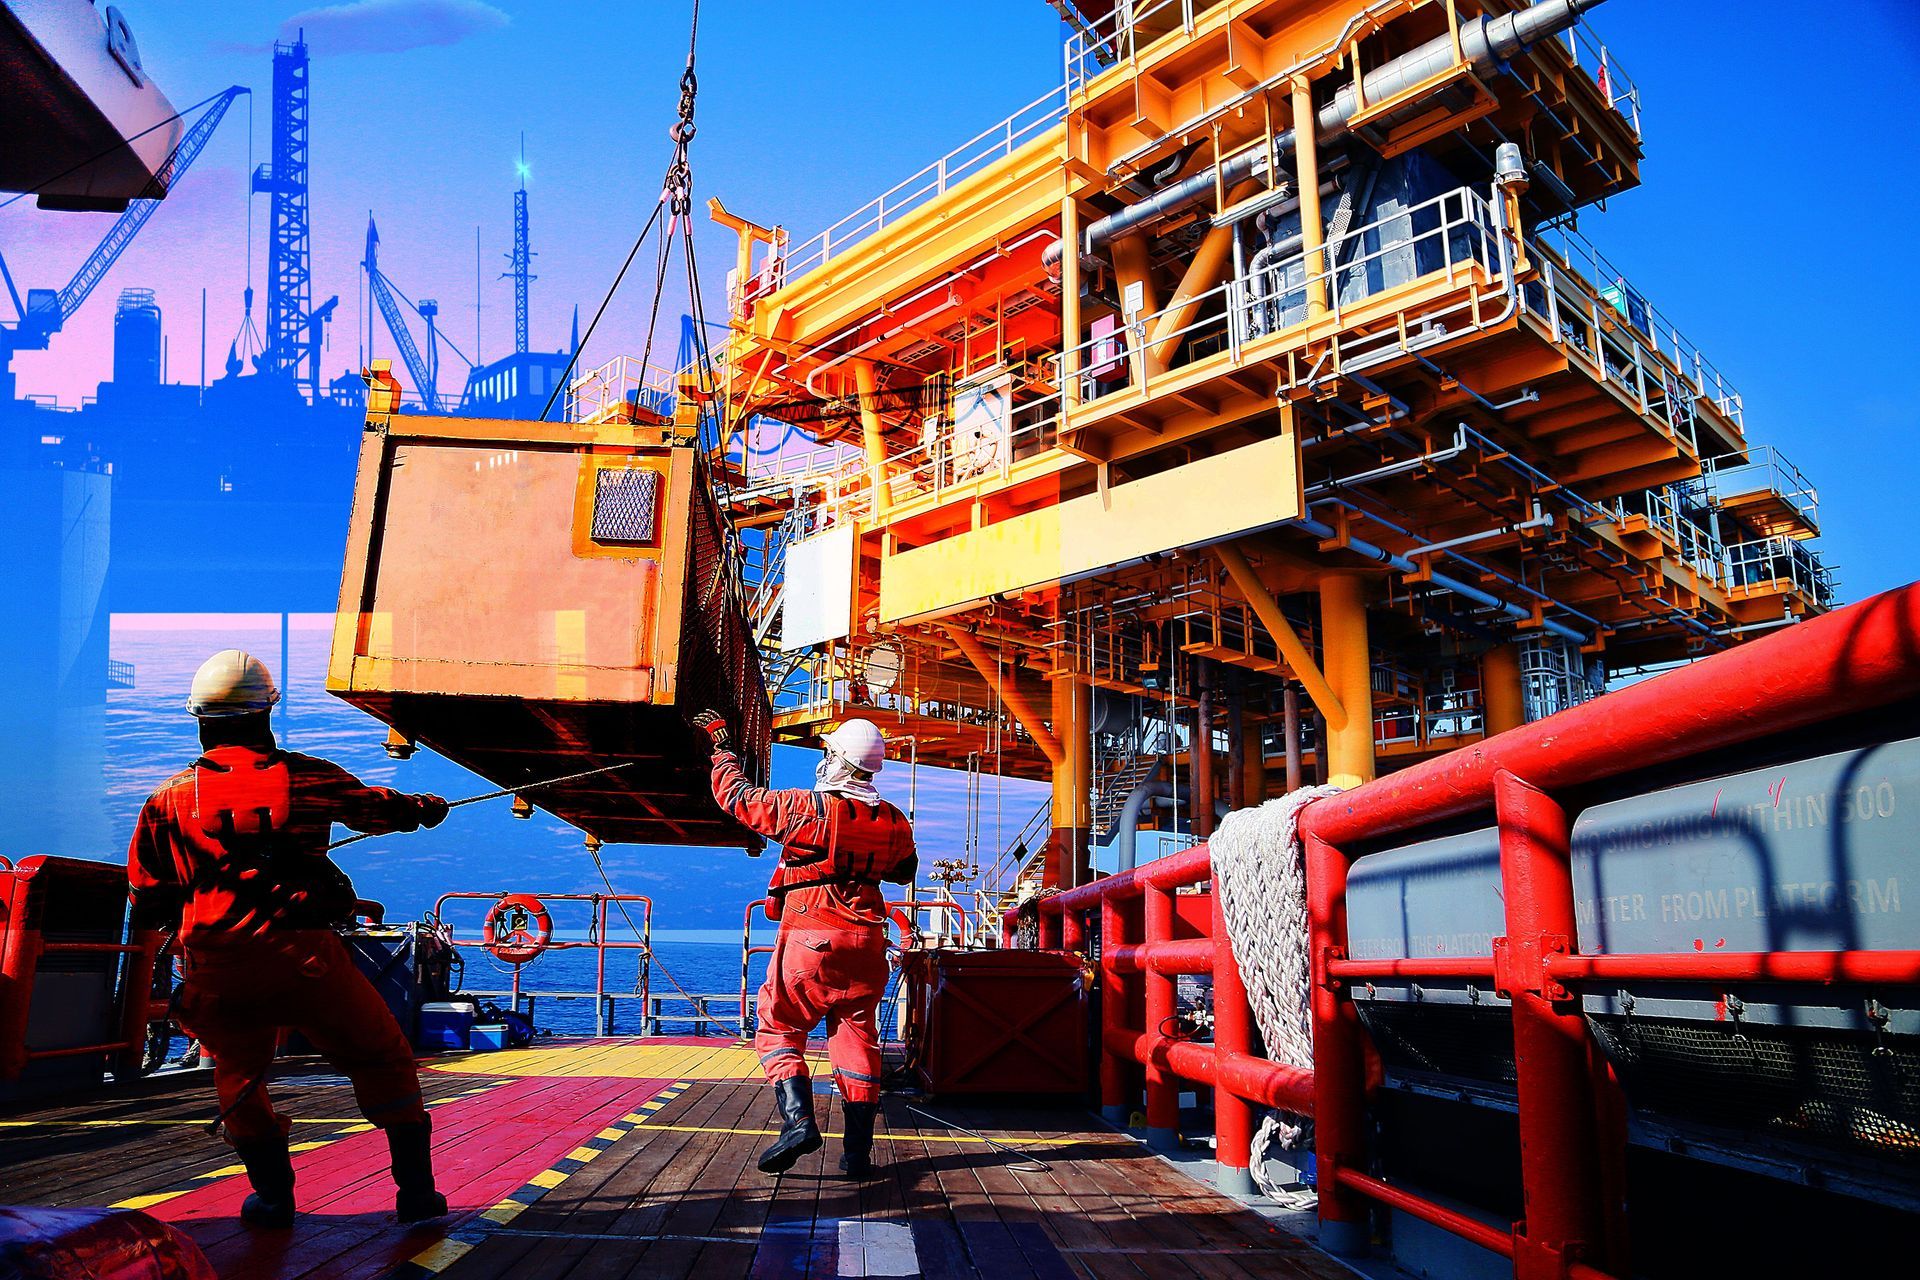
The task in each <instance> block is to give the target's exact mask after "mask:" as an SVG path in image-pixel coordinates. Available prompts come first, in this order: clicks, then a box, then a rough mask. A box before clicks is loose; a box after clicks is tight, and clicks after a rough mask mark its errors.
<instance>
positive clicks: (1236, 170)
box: [1084, 0, 1602, 251]
mask: <svg viewBox="0 0 1920 1280" xmlns="http://www.w3.org/2000/svg"><path fill="white" fill-rule="evenodd" d="M1601 3H1602V0H1539V3H1537V4H1534V5H1532V6H1531V7H1529V8H1526V9H1522V10H1520V11H1518V12H1516V13H1509V14H1503V15H1501V16H1500V17H1498V18H1487V17H1485V16H1479V17H1474V18H1469V19H1468V20H1467V21H1466V22H1463V23H1461V24H1460V50H1461V52H1462V53H1464V54H1465V55H1466V59H1467V62H1468V63H1469V65H1471V66H1472V67H1473V69H1474V70H1475V71H1476V72H1480V73H1482V74H1485V73H1488V72H1491V71H1492V70H1493V69H1494V67H1495V66H1496V65H1497V64H1498V63H1500V62H1503V61H1505V60H1506V59H1508V58H1511V57H1512V56H1513V55H1514V54H1516V53H1519V52H1520V51H1521V50H1523V49H1525V48H1527V47H1528V46H1529V45H1534V44H1538V43H1539V42H1540V41H1542V40H1544V39H1546V38H1547V37H1549V36H1553V35H1557V34H1559V33H1560V32H1562V31H1565V30H1566V29H1567V28H1569V27H1571V26H1572V25H1573V24H1574V23H1576V22H1578V21H1579V20H1580V15H1581V14H1583V13H1585V12H1586V11H1587V10H1589V9H1593V8H1596V7H1597V6H1599V5H1600V4H1601ZM1452 64H1453V36H1452V34H1451V33H1449V34H1444V35H1438V36H1435V37H1434V38H1433V39H1431V40H1429V41H1427V42H1426V43H1425V44H1423V45H1421V46H1420V47H1418V48H1417V49H1413V50H1410V51H1409V52H1407V53H1403V54H1401V55H1400V56H1399V57H1397V58H1392V59H1389V60H1388V61H1386V62H1383V63H1381V64H1380V65H1379V66H1377V67H1375V68H1374V69H1373V70H1372V71H1369V72H1368V73H1367V74H1366V76H1365V77H1364V78H1363V79H1362V81H1361V84H1362V85H1363V87H1364V88H1365V90H1366V100H1367V101H1368V102H1380V101H1383V100H1384V99H1387V98H1391V97H1394V96H1395V95H1397V94H1400V93H1403V92H1405V91H1406V90H1408V89H1411V88H1413V87H1414V86H1415V85H1417V84H1419V83H1420V82H1421V81H1423V80H1426V79H1428V78H1430V77H1432V76H1433V75H1435V74H1437V73H1438V72H1439V71H1441V70H1443V69H1444V68H1446V67H1448V66H1451V65H1452ZM1358 110H1359V100H1358V99H1357V98H1356V97H1355V96H1354V92H1353V86H1352V85H1351V84H1347V85H1343V86H1342V87H1341V88H1340V89H1339V90H1338V91H1337V92H1336V93H1335V94H1334V95H1333V101H1331V102H1329V103H1328V104H1327V105H1326V106H1324V107H1322V108H1320V110H1319V112H1318V113H1317V114H1316V115H1315V116H1314V124H1315V125H1316V126H1317V128H1318V131H1319V132H1320V133H1321V134H1322V135H1323V136H1324V135H1328V134H1336V133H1341V132H1343V131H1345V129H1346V126H1347V122H1348V121H1350V120H1352V119H1353V117H1354V115H1355V114H1356V113H1357V112H1358ZM1294 142H1295V138H1294V131H1293V130H1292V129H1286V130H1283V131H1281V132H1280V133H1276V134H1275V135H1273V146H1272V148H1271V150H1270V151H1268V150H1267V149H1265V148H1262V147H1259V146H1253V147H1249V148H1247V149H1246V150H1245V151H1241V152H1239V153H1237V154H1235V155H1233V156H1230V157H1229V158H1228V159H1226V160H1225V161H1224V162H1222V163H1221V165H1220V175H1219V180H1220V181H1221V182H1222V183H1223V184H1224V185H1226V186H1233V185H1235V184H1236V183H1239V182H1241V181H1244V180H1245V179H1247V178H1254V177H1260V176H1262V175H1264V174H1265V173H1267V172H1269V171H1270V170H1271V169H1276V168H1279V167H1280V165H1281V164H1282V163H1283V162H1284V161H1285V160H1286V158H1287V157H1289V156H1291V155H1292V154H1293V148H1294ZM1214 182H1215V177H1214V171H1213V170H1212V169H1211V168H1209V169H1206V170H1203V171H1202V172H1200V173H1196V174H1194V175H1193V176H1191V177H1189V178H1184V179H1182V180H1181V181H1179V182H1175V183H1173V184H1171V185H1170V186H1167V187H1165V188H1162V189H1161V190H1160V191H1157V192H1155V193H1154V194H1153V195H1151V196H1149V197H1147V198H1146V199H1145V200H1142V201H1140V202H1139V203H1138V204H1132V205H1128V206H1127V207H1126V208H1124V209H1122V210H1120V211H1119V212H1117V213H1111V214H1108V215H1107V216H1106V217H1104V218H1100V219H1098V220H1096V221H1094V222H1092V223H1089V224H1088V225H1087V230H1086V235H1085V238H1084V243H1085V245H1086V247H1087V249H1088V250H1089V251H1092V250H1095V249H1099V248H1101V247H1102V246H1103V245H1106V244H1109V243H1111V242H1112V241H1113V240H1115V239H1117V238H1118V237H1120V236H1123V235H1125V234H1127V233H1128V232H1129V231H1133V230H1135V229H1136V228H1139V227H1142V226H1145V225H1146V224H1147V223H1149V222H1152V221H1155V220H1156V219H1159V218H1163V217H1166V216H1168V215H1169V214H1172V213H1176V212H1178V211H1179V210H1181V209H1185V208H1187V207H1188V206H1190V205H1193V204H1197V203H1198V202H1199V201H1201V200H1203V199H1205V198H1206V197H1207V196H1208V195H1209V194H1211V193H1212V191H1213V189H1214Z"/></svg>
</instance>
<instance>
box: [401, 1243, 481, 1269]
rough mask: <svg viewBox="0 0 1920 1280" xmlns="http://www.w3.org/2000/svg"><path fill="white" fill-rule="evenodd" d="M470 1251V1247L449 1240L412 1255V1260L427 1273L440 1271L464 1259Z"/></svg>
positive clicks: (471, 1248)
mask: <svg viewBox="0 0 1920 1280" xmlns="http://www.w3.org/2000/svg"><path fill="white" fill-rule="evenodd" d="M472 1250H473V1246H472V1245H470V1244H464V1243H462V1242H461V1241H459V1240H454V1239H451V1238H449V1239H446V1240H442V1241H440V1242H439V1243H438V1244H436V1245H433V1246H432V1247H431V1248H427V1249H422V1250H421V1251H420V1252H419V1253H416V1254H414V1255H413V1259H412V1260H413V1261H414V1262H416V1263H418V1264H419V1265H421V1266H423V1267H425V1268H426V1269H427V1270H429V1271H442V1270H445V1269H446V1268H447V1267H450V1266H452V1265H453V1264H454V1263H456V1262H458V1261H459V1260H460V1259H461V1258H464V1257H466V1256H467V1254H468V1253H470V1252H472Z"/></svg>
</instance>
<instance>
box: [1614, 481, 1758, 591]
mask: <svg viewBox="0 0 1920 1280" xmlns="http://www.w3.org/2000/svg"><path fill="white" fill-rule="evenodd" d="M1602 506H1603V508H1605V509H1606V511H1607V512H1608V515H1609V516H1610V518H1611V519H1610V522H1611V523H1613V524H1615V525H1616V526H1617V525H1621V524H1625V523H1626V522H1628V521H1630V520H1632V519H1634V518H1636V517H1637V518H1638V519H1640V520H1642V521H1644V522H1645V523H1646V526H1647V527H1648V528H1649V529H1652V530H1653V531H1654V532H1656V533H1658V534H1659V535H1660V536H1661V537H1662V538H1663V539H1664V540H1665V541H1666V543H1667V545H1668V546H1670V547H1672V548H1673V551H1674V557H1675V558H1676V559H1678V560H1679V561H1680V562H1681V563H1682V564H1685V565H1686V566H1687V567H1689V568H1691V569H1692V570H1693V571H1694V572H1695V573H1697V574H1699V575H1700V576H1701V577H1702V578H1704V579H1706V580H1707V581H1708V582H1710V583H1712V584H1713V585H1715V586H1723V585H1725V583H1726V580H1727V549H1726V548H1725V547H1724V546H1722V545H1721V544H1720V541H1719V539H1717V538H1715V537H1714V536H1713V534H1712V533H1711V532H1709V531H1708V530H1706V529H1703V528H1701V527H1700V525H1699V524H1697V523H1696V522H1695V521H1694V520H1692V519H1690V518H1689V517H1688V512H1687V510H1686V499H1685V497H1684V495H1683V493H1682V492H1681V491H1680V490H1677V489H1675V488H1674V487H1672V486H1669V487H1667V488H1664V489H1642V490H1639V491H1637V492H1634V493H1626V494H1621V495H1620V496H1619V497H1617V498H1614V499H1613V500H1612V501H1611V502H1608V503H1603V504H1602Z"/></svg>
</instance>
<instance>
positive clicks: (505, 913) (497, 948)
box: [480, 893, 553, 965]
mask: <svg viewBox="0 0 1920 1280" xmlns="http://www.w3.org/2000/svg"><path fill="white" fill-rule="evenodd" d="M480 940H481V943H482V944H483V945H484V946H485V947H486V949H487V950H488V951H491V952H492V953H493V954H494V957H495V958H496V959H500V960H504V961H506V962H507V963H508V964H515V965H518V964H525V963H526V962H527V961H529V960H531V959H533V958H534V957H535V956H538V955H539V954H540V953H541V952H542V951H545V950H546V949H547V944H548V943H549V942H551V941H553V917H552V916H550V915H548V914H547V907H546V904H545V903H543V902H541V901H540V899H538V898H536V897H534V896H533V895H532V894H530V893H509V894H507V895H506V896H505V897H503V898H501V899H500V901H498V902H496V903H494V904H493V908H492V909H491V910H489V911H488V912H487V922H486V924H485V925H484V926H482V928H481V932H480Z"/></svg>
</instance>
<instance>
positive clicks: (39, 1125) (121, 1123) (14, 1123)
mask: <svg viewBox="0 0 1920 1280" xmlns="http://www.w3.org/2000/svg"><path fill="white" fill-rule="evenodd" d="M293 1122H294V1123H295V1124H334V1125H352V1126H353V1128H352V1129H351V1130H346V1129H343V1130H341V1132H343V1133H346V1132H352V1133H359V1132H361V1131H363V1130H366V1129H371V1128H373V1126H372V1125H370V1124H363V1123H361V1122H359V1121H356V1120H345V1119H336V1120H329V1119H325V1118H322V1117H314V1116H305V1117H302V1116H295V1117H294V1119H293ZM181 1124H193V1125H199V1126H200V1127H201V1128H202V1129H204V1128H206V1127H207V1122H206V1120H205V1119H204V1118H202V1119H199V1120H172V1119H140V1120H0V1129H60V1128H68V1127H72V1128H88V1129H120V1128H130V1127H133V1126H135V1125H181Z"/></svg>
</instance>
